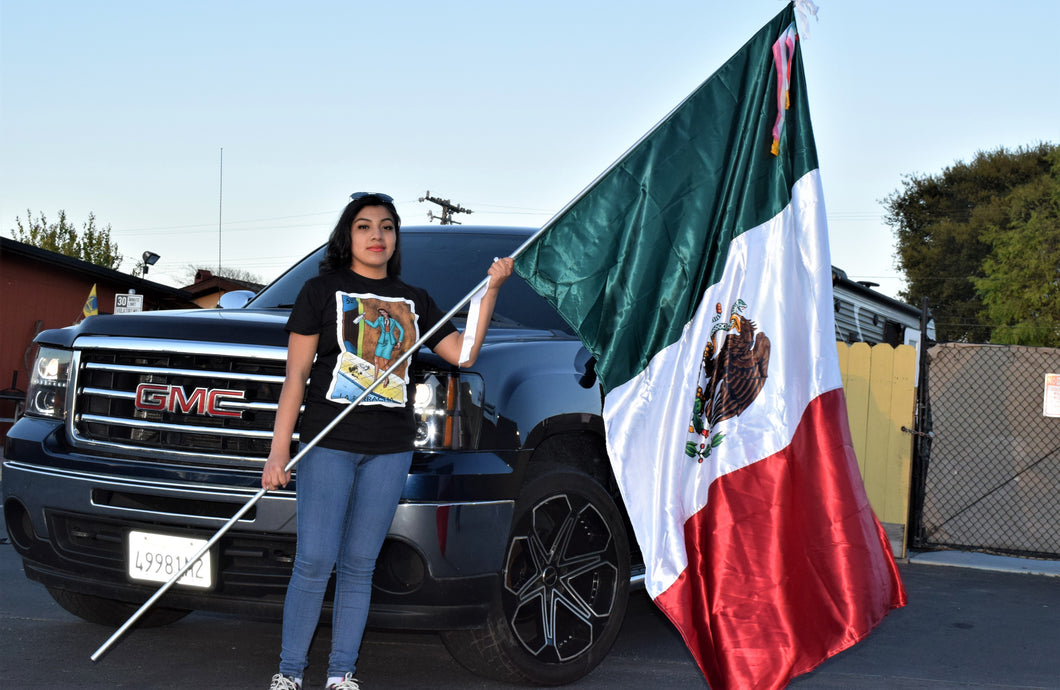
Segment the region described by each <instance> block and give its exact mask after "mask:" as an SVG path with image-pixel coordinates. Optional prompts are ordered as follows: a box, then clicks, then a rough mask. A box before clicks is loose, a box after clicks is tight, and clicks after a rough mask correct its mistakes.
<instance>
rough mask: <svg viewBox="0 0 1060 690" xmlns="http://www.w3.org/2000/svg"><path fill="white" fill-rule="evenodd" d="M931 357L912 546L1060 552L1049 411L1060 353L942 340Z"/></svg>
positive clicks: (1058, 447)
mask: <svg viewBox="0 0 1060 690" xmlns="http://www.w3.org/2000/svg"><path fill="white" fill-rule="evenodd" d="M928 356H929V362H928V367H927V384H928V386H929V388H928V390H929V399H930V404H929V408H928V409H929V410H930V413H929V414H930V421H929V424H930V427H929V428H930V429H931V431H932V432H933V439H932V440H931V442H930V444H928V443H922V444H921V446H920V447H921V450H922V451H923V450H926V449H927V448H926V447H927V446H929V447H930V452H929V453H923V452H921V457H920V458H918V463H919V466H918V468H917V469H918V471H917V472H916V477H917V481H918V482H919V484H920V486H919V490H920V491H921V492H922V493H921V495H920V496H915V497H914V500H913V505H914V507H917V506H919V507H920V510H919V514H918V515H917V514H914V515H913V516H912V517H913V522H914V527H913V530H912V536H913V546H914V547H920V548H931V547H959V548H966V549H978V550H985V551H993V552H998V553H1006V554H1013V555H1022V556H1039V557H1047V558H1060V418H1053V417H1046V416H1044V414H1043V402H1044V391H1045V375H1046V374H1047V373H1060V349H1054V348H1036V347H1018V346H999V345H964V344H944V345H936V346H934V347H932V348H931V349H930V350H929V352H928ZM925 455H926V457H925ZM914 483H916V482H914ZM916 490H917V489H916V488H914V491H916Z"/></svg>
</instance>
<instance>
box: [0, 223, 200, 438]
mask: <svg viewBox="0 0 1060 690" xmlns="http://www.w3.org/2000/svg"><path fill="white" fill-rule="evenodd" d="M93 285H95V286H96V303H97V305H98V306H99V313H100V314H110V313H113V312H114V297H115V295H118V294H128V293H130V292H132V291H135V293H136V294H137V295H142V296H143V309H144V310H145V311H151V310H157V309H183V308H195V307H197V305H196V304H195V302H194V301H193V300H192V295H191V294H190V293H188V292H186V291H184V290H178V289H177V288H172V287H169V286H168V285H161V284H159V283H153V282H151V281H148V280H144V279H142V278H136V277H134V276H131V275H129V274H128V273H121V272H120V271H114V270H111V269H109V268H103V267H102V266H97V265H95V264H91V263H88V262H87V261H81V260H80V259H75V258H72V257H69V256H64V255H62V254H57V253H55V252H50V251H47V250H45V249H40V248H39V247H34V246H32V245H29V244H24V243H22V242H16V241H15V240H12V239H8V238H5V237H0V288H2V293H0V295H2V296H0V389H3V390H0V438H2V437H3V436H4V434H6V432H7V429H8V427H9V426H10V423H11V421H12V418H13V417H14V416H15V407H16V405H17V404H19V403H20V399H21V395H20V394H21V393H24V392H25V390H26V385H27V384H28V383H29V367H30V365H31V364H32V362H33V356H34V354H35V353H34V346H33V338H34V337H35V336H36V335H37V333H39V332H41V331H43V330H47V329H49V328H61V327H62V326H69V325H71V324H74V323H76V322H78V321H80V320H81V319H82V318H83V317H82V309H83V308H84V306H85V301H86V300H87V299H88V296H89V293H90V292H91V290H92V286H93Z"/></svg>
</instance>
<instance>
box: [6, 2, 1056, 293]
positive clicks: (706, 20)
mask: <svg viewBox="0 0 1060 690" xmlns="http://www.w3.org/2000/svg"><path fill="white" fill-rule="evenodd" d="M818 7H819V12H818V15H817V18H816V20H814V19H810V20H809V22H808V23H807V24H806V25H805V26H803V27H802V29H803V44H802V50H803V56H804V60H805V66H806V79H807V88H808V97H809V102H810V112H811V117H812V119H813V126H814V134H815V137H816V143H817V149H818V159H819V164H820V170H821V177H822V181H823V185H824V194H825V202H826V207H827V209H828V221H829V234H830V244H831V251H832V264H833V265H835V266H838V267H839V268H841V269H843V270H845V271H846V272H847V274H848V275H849V277H850V278H852V279H854V280H869V281H873V282H875V283H878V284H879V286H880V287H879V288H878V289H879V290H881V291H883V292H884V293H886V294H888V295H891V296H896V295H897V293H898V291H899V290H901V289H902V287H903V283H902V281H901V276H900V274H899V272H898V270H897V269H896V267H895V260H894V254H895V243H894V236H893V231H892V230H891V228H889V227H888V226H887V225H886V224H885V223H884V221H883V218H884V207H883V204H882V202H883V200H884V199H885V198H886V197H888V196H889V195H891V194H893V193H894V192H897V191H900V190H901V189H902V183H903V180H904V179H906V178H907V177H908V176H910V175H918V176H923V175H935V174H939V173H941V172H942V171H943V170H944V169H945V168H946V167H948V166H951V165H953V164H954V163H956V162H958V161H971V159H972V158H973V157H974V156H975V154H976V153H977V152H979V151H992V150H995V149H998V148H1000V147H1005V148H1008V149H1015V148H1017V147H1020V146H1033V145H1036V144H1039V143H1042V142H1046V143H1060V71H1058V70H1057V64H1058V61H1057V57H1056V45H1057V41H1056V29H1057V26H1060V2H1057V0H1034V1H1032V0H1010V1H1009V2H1006V3H998V2H986V1H980V0H961V1H960V2H957V1H956V0H915V1H914V0H892V1H891V2H872V3H869V2H854V1H850V0H848V1H847V2H840V1H838V0H820V2H818ZM781 9H783V3H782V2H780V1H778V0H744V1H742V2H725V3H721V2H713V1H711V0H653V2H628V1H625V0H603V1H596V0H592V1H584V2H582V1H579V0H561V1H552V0H538V1H537V2H533V3H529V2H498V1H497V0H465V1H461V0H454V1H451V2H415V1H411V0H410V1H404V2H403V1H400V0H394V1H392V2H378V1H377V2H372V3H366V2H360V1H355V0H346V1H344V2H339V1H330V2H325V1H320V0H301V1H299V2H293V1H289V2H272V1H270V0H263V1H256V2H236V1H225V0H184V1H182V2H179V3H175V2H158V1H154V0H108V1H107V2H93V3H88V2H83V1H73V0H0V234H3V235H4V236H5V237H11V236H12V231H13V229H14V228H15V226H16V219H17V218H20V219H21V220H22V221H23V222H25V221H26V220H27V217H28V216H29V215H32V216H33V217H34V218H37V217H38V216H39V215H40V214H41V213H44V214H45V216H46V217H47V218H48V220H49V221H51V220H54V219H55V217H56V216H57V214H58V211H59V210H60V209H61V210H64V211H65V212H66V215H67V218H68V219H69V220H70V221H72V222H73V223H74V224H75V225H77V226H78V227H80V226H81V225H82V224H83V223H84V222H85V221H86V220H87V219H88V216H89V214H94V216H95V218H96V223H97V226H100V227H105V226H109V227H110V231H111V239H112V241H114V242H116V243H117V244H118V249H119V251H120V253H122V254H123V255H124V256H125V257H126V258H125V261H124V263H123V264H122V265H121V267H120V270H123V271H132V269H133V267H134V266H135V265H136V263H137V261H138V260H139V258H140V256H141V255H142V254H143V252H144V251H151V252H154V253H156V254H158V255H160V257H161V258H160V259H159V260H158V262H157V263H156V264H155V265H154V266H153V267H151V268H150V271H149V274H148V276H147V277H148V278H149V279H151V280H156V281H158V282H160V283H164V284H167V285H172V286H175V287H182V286H184V285H186V284H187V283H188V282H190V269H189V267H190V266H201V267H207V268H216V267H217V266H218V265H219V264H220V265H222V266H225V267H232V268H238V269H242V270H244V271H248V272H250V273H252V274H255V275H257V276H259V277H260V278H261V279H262V280H263V281H268V280H271V279H272V278H274V277H276V276H277V275H279V274H280V273H281V272H282V271H283V270H284V269H285V268H286V267H288V266H289V265H291V264H292V263H294V262H295V261H296V260H298V259H300V258H301V257H303V256H304V255H305V254H307V253H309V252H310V251H311V250H313V249H314V248H315V247H317V246H319V245H320V244H322V243H323V242H324V241H326V239H327V235H328V233H329V232H330V230H331V228H332V227H333V226H334V223H335V221H336V219H337V218H338V214H339V212H340V211H341V209H342V207H343V206H344V205H345V203H346V201H347V200H348V197H349V194H350V193H351V192H354V191H382V192H386V193H388V194H390V195H391V196H393V197H394V198H395V200H396V203H397V208H398V212H399V213H400V215H401V217H402V222H403V224H405V225H411V224H426V223H428V222H430V221H429V218H428V213H429V212H433V213H434V215H435V216H437V215H438V213H439V211H440V208H439V207H438V206H436V205H434V204H431V203H425V202H420V201H419V199H420V198H421V197H424V196H425V195H426V194H427V193H428V191H429V192H430V194H431V195H432V196H437V197H441V198H445V199H450V200H452V201H453V202H454V203H456V204H458V205H460V206H462V207H463V208H466V209H470V210H471V211H472V213H471V214H458V215H457V216H456V218H457V220H459V221H460V222H463V223H466V224H490V225H519V226H540V225H542V224H543V223H545V222H547V221H548V220H549V219H550V218H551V217H552V216H553V215H554V214H556V213H557V212H558V211H559V210H560V209H562V208H563V206H564V205H566V204H567V203H568V202H569V201H570V200H572V199H573V198H575V197H576V196H577V195H578V194H579V193H580V192H581V191H582V190H583V189H584V188H585V187H586V186H587V185H588V184H589V183H590V182H592V181H593V180H594V179H595V178H596V177H597V176H598V175H599V174H600V173H602V172H603V171H604V170H606V169H607V168H608V167H609V166H610V165H611V164H612V163H613V162H614V161H615V160H617V159H618V158H619V157H620V156H621V155H622V154H623V153H624V152H625V151H626V150H627V149H628V148H629V147H630V146H632V145H633V144H634V143H635V142H636V141H637V140H638V139H639V138H640V137H641V136H643V135H644V134H645V133H646V132H648V131H649V130H650V129H651V128H652V127H653V126H654V125H655V124H657V123H658V122H659V121H660V120H661V119H662V118H663V117H665V116H666V114H667V113H668V112H669V111H670V110H671V109H672V108H673V107H675V106H676V105H677V104H678V103H679V102H680V101H681V100H682V99H684V98H685V97H686V96H687V95H688V94H689V93H691V92H692V91H693V90H694V89H695V88H696V87H697V86H698V85H699V84H700V83H702V82H703V81H704V80H705V79H706V78H707V77H709V76H710V74H711V73H713V72H714V71H715V70H716V69H717V68H718V67H720V66H721V65H722V64H723V63H724V62H725V60H726V59H728V58H729V57H730V56H731V55H732V54H733V53H735V52H736V51H737V50H739V48H740V47H741V46H742V45H743V44H744V43H745V42H746V41H747V40H748V39H749V38H750V37H751V36H752V35H753V34H754V33H755V32H756V31H757V30H758V29H759V28H761V27H762V26H763V25H764V24H766V23H767V22H768V21H769V20H770V19H771V18H772V17H773V16H774V15H776V13H778V12H779V11H780V10H781ZM807 30H808V31H807ZM406 278H407V279H409V280H411V281H412V282H415V281H414V278H411V277H406Z"/></svg>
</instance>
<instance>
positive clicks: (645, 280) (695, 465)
mask: <svg viewBox="0 0 1060 690" xmlns="http://www.w3.org/2000/svg"><path fill="white" fill-rule="evenodd" d="M516 270H517V272H518V273H519V274H520V275H521V276H523V277H524V278H525V279H526V280H527V281H528V282H529V283H530V285H531V286H533V287H534V289H536V290H537V291H538V292H539V293H541V294H542V295H543V296H545V298H546V299H548V300H549V301H550V302H551V303H552V304H553V305H554V306H555V307H556V309H557V310H558V311H559V312H560V313H561V314H562V315H563V316H564V317H565V318H566V319H567V321H569V322H570V324H571V325H572V326H574V328H575V329H576V331H577V332H578V333H579V334H580V336H581V338H582V340H583V342H584V343H585V345H586V347H587V348H588V349H589V351H590V352H591V353H592V354H593V355H594V357H595V358H596V360H597V364H596V372H597V374H598V376H599V377H600V381H601V383H602V385H603V389H604V393H605V398H604V412H603V413H604V421H605V427H606V433H607V446H608V452H609V453H610V456H611V461H612V465H613V469H614V472H615V476H616V477H617V478H618V482H619V485H620V486H621V490H622V495H623V499H624V501H625V504H626V508H627V511H628V513H629V516H630V518H631V521H632V523H633V528H634V531H635V533H636V537H637V541H638V542H639V544H640V547H641V550H642V552H643V555H644V561H645V564H646V568H647V574H646V585H647V589H648V592H649V594H650V595H651V596H652V598H653V599H654V600H655V602H656V604H657V605H658V606H659V607H660V608H661V609H662V610H663V611H664V612H665V613H666V614H667V616H669V618H670V619H671V620H672V621H673V623H674V624H675V625H676V626H677V627H678V629H679V630H680V632H681V634H682V635H683V637H684V639H685V641H686V643H687V644H688V647H689V649H690V650H691V652H692V654H693V656H694V657H695V659H696V661H697V662H698V664H699V665H700V667H701V668H702V670H703V673H704V674H705V675H706V677H707V680H708V682H709V683H710V686H711V687H712V688H716V689H720V688H774V687H782V686H784V685H785V684H787V682H788V681H789V680H790V679H791V678H792V677H794V676H795V675H798V674H800V673H805V672H807V671H810V670H812V669H813V668H814V667H816V666H817V665H818V664H819V663H821V662H822V661H823V660H825V659H826V658H828V657H829V656H831V655H833V654H836V653H837V652H839V651H841V650H843V649H845V648H847V647H849V646H851V645H853V644H854V643H856V642H857V641H858V640H860V639H862V638H863V637H865V636H866V635H867V634H868V633H869V632H870V631H871V630H872V629H873V627H875V626H876V624H877V623H879V622H880V620H881V619H882V618H883V617H884V616H885V615H886V614H887V612H888V611H889V610H890V609H892V608H896V607H899V606H903V605H904V604H905V592H904V589H903V587H902V584H901V580H900V578H899V574H898V570H897V567H896V566H895V563H894V559H893V558H892V556H891V551H890V547H889V545H888V542H887V539H886V537H885V535H884V533H883V530H882V528H881V527H880V524H879V522H878V521H877V520H876V517H875V515H874V514H873V512H872V509H871V507H870V506H869V502H868V498H867V497H866V494H865V489H864V486H863V484H862V480H861V477H860V475H859V472H858V466H857V462H856V459H855V457H854V451H853V447H852V445H851V441H850V433H849V430H848V426H847V419H846V405H845V402H844V398H843V389H842V381H841V379H840V373H839V366H838V359H837V353H836V339H835V325H834V321H833V306H832V305H833V303H832V286H831V267H830V258H829V251H828V237H827V228H826V221H825V209H824V202H823V199H822V193H821V179H820V175H819V172H818V170H817V154H816V150H815V147H814V141H813V132H812V130H811V127H810V113H809V108H808V103H807V97H806V81H805V78H804V75H803V66H802V60H801V57H800V51H799V40H798V32H797V29H796V25H795V13H794V9H793V8H792V7H791V6H789V7H787V8H786V9H785V10H784V11H783V12H781V13H780V14H779V15H778V16H777V17H776V18H774V19H773V20H772V21H771V22H769V24H767V25H766V26H765V27H764V28H762V29H761V30H760V31H759V32H758V33H757V34H756V35H755V36H754V37H753V38H751V40H750V41H749V42H748V43H747V44H746V45H744V47H743V48H742V49H741V50H740V51H739V52H738V53H737V54H736V55H735V56H733V57H732V58H731V59H730V60H729V61H728V62H726V63H725V64H724V65H723V66H722V67H721V69H719V70H718V71H717V72H716V73H715V74H714V75H712V76H711V77H710V78H709V79H708V80H707V81H706V82H705V83H703V84H702V85H701V86H700V87H699V88H698V89H697V90H696V91H695V92H694V93H693V94H692V95H691V96H689V97H688V98H687V99H686V100H685V101H684V102H683V103H681V104H680V105H679V106H678V107H677V108H676V109H675V110H674V111H673V112H671V113H670V114H669V115H668V116H667V117H666V118H665V119H664V120H663V121H662V122H661V123H660V124H659V125H658V126H657V127H656V128H655V129H654V130H653V131H652V132H650V133H649V134H648V135H646V136H645V137H644V138H643V139H642V140H641V141H640V142H639V143H637V144H636V145H635V146H634V147H633V148H632V149H630V151H629V152H627V153H626V154H625V156H624V157H623V158H622V159H621V160H619V161H618V162H617V163H616V164H615V165H614V166H613V167H612V168H611V169H609V170H608V171H607V172H606V173H604V174H603V175H601V177H600V178H598V179H597V180H596V181H595V182H594V183H593V184H592V185H591V186H590V187H589V188H588V189H587V190H586V192H585V193H583V195H582V196H581V197H580V198H579V199H577V200H576V201H575V202H573V203H572V204H571V205H570V206H568V207H567V209H565V210H564V211H563V212H561V213H560V215H559V216H557V217H556V218H555V219H553V221H552V222H551V223H550V224H549V225H547V226H546V228H545V229H544V231H543V232H542V234H541V235H540V236H539V238H538V239H537V240H535V241H534V242H533V243H531V244H529V245H528V246H527V247H525V248H524V249H523V250H522V252H521V253H520V254H519V256H518V257H517V260H516Z"/></svg>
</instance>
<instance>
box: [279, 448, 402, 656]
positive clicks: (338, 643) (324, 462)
mask: <svg viewBox="0 0 1060 690" xmlns="http://www.w3.org/2000/svg"><path fill="white" fill-rule="evenodd" d="M411 463H412V452H411V451H410V452H407V453H391V454H388V455H362V454H360V453H350V452H346V451H341V450H332V449H330V448H321V447H319V446H314V447H313V448H311V449H310V450H309V452H307V453H306V454H305V455H304V456H303V457H302V459H301V460H300V461H299V463H298V470H297V471H298V476H297V484H296V486H297V501H298V504H297V507H298V526H297V529H298V547H297V551H296V555H295V560H294V571H293V573H292V574H291V583H290V585H288V587H287V597H286V599H285V600H284V605H283V644H282V646H281V651H280V673H283V674H286V675H290V676H295V677H302V675H303V673H304V670H305V667H306V665H307V664H308V663H309V659H308V657H309V644H310V642H311V641H312V639H313V633H314V631H315V630H316V627H317V623H318V622H319V621H320V610H321V606H322V605H323V601H324V590H325V589H326V588H327V584H328V580H329V579H330V577H331V571H332V569H333V568H334V569H335V573H336V580H335V603H334V611H333V616H332V626H331V657H330V659H329V661H328V675H329V676H341V675H343V674H345V673H347V672H351V673H352V672H355V671H356V668H357V652H358V650H359V649H360V646H361V637H362V636H363V635H364V626H365V622H366V621H367V619H368V603H369V601H370V600H371V594H372V573H373V572H374V571H375V561H376V558H377V557H378V556H379V550H380V549H381V548H382V546H383V539H384V538H385V537H386V533H387V530H388V528H389V527H390V522H391V520H393V518H394V511H395V510H396V509H397V504H398V499H399V498H401V489H402V487H404V485H405V478H406V477H407V476H408V472H409V465H410V464H411Z"/></svg>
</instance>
